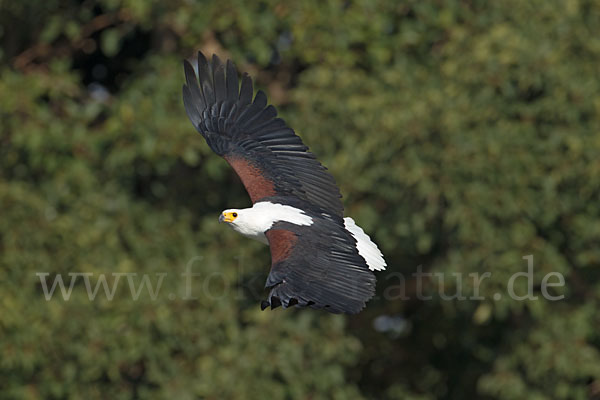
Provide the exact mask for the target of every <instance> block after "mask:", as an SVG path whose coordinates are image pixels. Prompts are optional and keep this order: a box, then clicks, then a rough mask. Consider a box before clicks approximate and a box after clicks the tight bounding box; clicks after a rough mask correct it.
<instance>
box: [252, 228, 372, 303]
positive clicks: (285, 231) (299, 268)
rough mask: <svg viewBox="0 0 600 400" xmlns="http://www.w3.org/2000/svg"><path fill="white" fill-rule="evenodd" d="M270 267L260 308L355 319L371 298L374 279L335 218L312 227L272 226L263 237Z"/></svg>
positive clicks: (353, 242) (349, 237)
mask: <svg viewBox="0 0 600 400" xmlns="http://www.w3.org/2000/svg"><path fill="white" fill-rule="evenodd" d="M266 236H267V239H268V240H269V245H270V247H271V258H272V266H271V272H270V273H269V277H268V278H267V283H266V287H269V288H271V292H270V293H269V297H268V299H267V300H266V301H263V304H262V307H263V309H264V308H266V307H268V306H271V307H272V308H275V307H277V306H280V305H281V306H283V307H284V308H287V307H290V306H293V305H296V306H299V307H312V308H317V309H324V310H327V311H330V312H333V313H347V314H355V313H357V312H359V311H360V310H362V309H363V308H364V307H365V303H366V302H367V301H368V300H369V299H370V298H371V297H373V295H374V293H375V282H376V279H375V275H374V274H373V272H372V271H370V270H369V268H368V267H367V264H366V262H365V260H364V259H363V258H362V257H361V256H360V255H359V254H358V251H357V250H356V241H355V240H354V238H352V236H351V235H350V234H349V233H348V232H347V231H346V229H345V228H343V222H342V223H341V224H340V222H338V221H336V218H327V217H325V218H324V219H320V218H319V219H314V222H313V225H310V226H298V225H293V224H290V223H286V222H278V223H276V224H275V225H274V226H273V227H272V228H271V229H270V230H268V231H267V232H266Z"/></svg>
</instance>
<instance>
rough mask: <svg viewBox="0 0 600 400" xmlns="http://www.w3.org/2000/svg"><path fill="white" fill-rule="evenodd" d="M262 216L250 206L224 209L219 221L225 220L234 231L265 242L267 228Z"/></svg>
mask: <svg viewBox="0 0 600 400" xmlns="http://www.w3.org/2000/svg"><path fill="white" fill-rule="evenodd" d="M264 219H265V218H264V216H260V215H257V214H256V213H255V212H253V210H252V208H245V209H241V210H240V209H236V208H232V209H229V210H225V211H223V212H222V213H221V215H220V216H219V222H225V223H226V224H227V225H228V226H230V227H231V228H233V229H234V230H235V231H236V232H239V233H241V234H242V235H244V236H247V237H249V238H252V239H256V240H259V241H261V242H263V243H267V238H266V237H265V234H264V232H265V231H266V230H267V229H268V228H267V226H265V221H263V220H264ZM269 225H270V224H269Z"/></svg>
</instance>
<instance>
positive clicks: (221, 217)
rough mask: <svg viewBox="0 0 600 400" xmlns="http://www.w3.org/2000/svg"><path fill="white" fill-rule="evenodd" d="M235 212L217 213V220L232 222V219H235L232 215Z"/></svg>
mask: <svg viewBox="0 0 600 400" xmlns="http://www.w3.org/2000/svg"><path fill="white" fill-rule="evenodd" d="M232 214H235V213H230V212H228V213H221V215H219V222H233V220H234V219H235V217H234V216H233V215H232ZM236 217H237V215H236Z"/></svg>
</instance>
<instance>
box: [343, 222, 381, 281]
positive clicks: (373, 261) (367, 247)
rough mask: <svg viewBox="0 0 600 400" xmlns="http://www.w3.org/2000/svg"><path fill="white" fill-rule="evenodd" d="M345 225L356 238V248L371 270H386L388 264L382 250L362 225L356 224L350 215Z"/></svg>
mask: <svg viewBox="0 0 600 400" xmlns="http://www.w3.org/2000/svg"><path fill="white" fill-rule="evenodd" d="M344 225H345V226H346V230H348V232H350V233H351V234H352V236H354V239H356V250H358V254H359V255H360V256H361V257H362V258H364V259H365V261H366V263H367V266H368V267H369V269H370V270H371V271H383V270H385V267H386V265H387V264H386V263H385V260H384V259H383V254H381V251H380V250H379V248H378V247H377V245H376V244H375V243H373V241H372V240H371V238H370V237H369V235H367V234H366V233H365V231H363V229H362V228H361V227H360V226H358V225H356V222H354V220H353V219H352V218H350V217H346V218H344Z"/></svg>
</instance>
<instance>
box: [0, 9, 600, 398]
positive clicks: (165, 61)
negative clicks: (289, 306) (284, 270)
mask: <svg viewBox="0 0 600 400" xmlns="http://www.w3.org/2000/svg"><path fill="white" fill-rule="evenodd" d="M599 27H600V3H598V2H596V1H592V0H569V1H558V0H544V1H542V0H533V1H530V2H520V1H516V0H508V1H504V2H484V1H479V0H472V1H465V0H460V1H459V0H450V1H446V2H437V1H422V0H409V1H404V2H396V1H389V0H388V1H383V0H377V1H372V0H356V1H351V2H349V1H341V0H327V1H323V2H317V1H304V2H284V1H275V0H267V1H260V2H243V1H239V0H223V1H198V2H193V1H173V2H160V1H157V0H152V1H146V2H140V1H134V0H84V1H48V0H43V1H42V0H34V1H28V2H21V3H19V2H9V1H5V0H0V43H1V44H2V47H1V49H0V132H1V136H0V168H1V169H0V209H1V213H2V214H1V215H2V217H1V218H0V293H2V295H1V297H0V354H1V357H0V398H19V399H20V398H24V399H36V398H51V399H54V398H56V399H63V398H115V399H120V398H123V399H127V398H163V397H172V398H177V399H188V398H190V399H191V398H207V399H223V398H225V399H263V398H286V399H307V398H311V399H321V398H322V399H328V398H338V399H347V398H373V399H383V398H385V399H414V400H416V399H465V398H467V399H475V398H480V399H502V400H511V399H598V398H600V354H599V348H600V334H599V332H600V330H599V328H600V315H599V313H598V312H597V310H598V307H599V301H600V269H599V268H598V267H599V264H600V247H599V246H598V243H600V202H599V201H598V200H599V195H600V157H599V156H598V154H600V117H599V115H600V69H599V68H598V65H600V28H599ZM197 49H201V50H203V51H204V52H206V53H209V54H210V53H213V52H216V53H217V54H219V55H221V56H222V57H223V58H232V59H233V60H234V61H235V62H236V63H237V64H238V66H239V68H240V69H242V70H244V71H249V72H250V73H251V74H252V75H253V76H254V77H255V78H256V81H257V84H258V86H259V87H261V88H263V89H265V90H266V91H267V92H268V94H269V98H270V99H271V101H272V102H273V103H275V105H277V106H278V108H279V110H280V113H281V115H282V116H283V117H284V118H285V119H286V120H287V122H288V123H289V124H290V126H292V127H294V128H295V130H296V131H297V132H298V134H299V135H300V136H301V137H302V138H303V139H304V140H305V142H306V143H307V144H308V145H309V146H310V147H311V149H312V150H313V151H314V152H315V153H316V154H317V155H318V156H319V157H320V159H321V161H323V163H324V164H325V165H327V166H328V167H329V168H330V170H331V171H332V173H333V175H334V176H335V177H336V178H337V181H338V183H339V184H340V186H341V188H342V191H343V193H344V194H345V195H346V197H345V204H346V206H347V213H348V214H349V215H352V216H353V217H355V219H356V220H357V221H358V222H359V223H360V224H361V225H362V226H364V228H365V230H367V231H368V232H370V233H371V234H372V236H373V237H374V239H375V240H376V242H377V243H379V244H380V247H381V248H382V250H383V251H384V254H386V258H387V261H388V264H389V266H390V268H389V271H388V272H386V273H384V274H380V275H379V277H380V278H379V293H380V296H379V299H378V300H375V301H373V302H371V303H370V305H369V307H368V308H367V309H366V310H365V311H364V312H363V313H361V314H359V315H357V316H353V317H344V316H332V315H328V314H325V313H318V312H311V311H303V310H287V311H281V310H278V311H273V312H261V311H260V310H259V308H258V305H257V304H258V300H259V299H260V296H262V295H264V293H263V292H262V282H264V278H265V277H266V274H267V272H268V265H269V256H268V252H267V250H266V249H265V248H263V247H262V246H260V245H259V244H257V243H252V242H249V241H248V240H245V239H244V238H241V237H239V236H238V235H236V234H234V233H233V232H229V231H226V230H224V229H223V228H222V227H221V226H218V224H217V221H216V216H217V215H218V212H219V211H221V210H222V209H224V208H228V207H237V206H239V207H243V206H246V205H248V204H249V200H248V199H247V195H246V194H245V193H244V191H243V188H242V186H241V184H240V183H239V181H238V180H237V178H236V177H235V175H234V174H233V172H232V171H231V170H230V169H229V167H228V166H227V164H226V163H225V162H224V161H222V160H221V159H219V158H218V157H216V156H214V155H213V154H212V153H211V151H210V150H209V149H208V147H207V146H206V145H205V144H204V142H203V140H202V138H201V137H200V136H199V135H197V134H195V132H194V130H193V128H192V126H191V124H190V123H189V121H188V120H187V118H186V116H185V112H184V110H183V107H182V101H181V93H180V91H181V85H182V83H183V73H182V67H181V58H184V57H190V56H192V55H193V54H194V53H195V51H196V50H197ZM530 254H531V255H533V257H534V258H533V260H534V275H533V285H534V286H533V287H534V295H536V296H538V300H536V301H517V300H514V299H511V298H510V297H509V296H508V293H507V291H506V285H507V282H508V281H509V278H510V277H511V276H513V275H514V274H515V273H517V272H522V271H526V268H527V261H526V260H524V259H523V257H524V256H527V255H530ZM419 265H422V266H423V269H424V270H425V271H426V272H428V273H440V274H444V275H443V277H444V280H443V281H441V280H440V279H439V276H438V275H434V276H431V277H429V279H427V280H426V282H425V293H426V294H428V295H432V299H431V300H428V301H424V300H419V299H418V298H417V296H416V294H417V293H418V290H419V288H418V287H417V286H416V282H415V279H414V277H413V276H412V275H411V274H413V273H414V272H415V271H416V270H417V266H419ZM188 266H190V268H193V272H194V273H198V274H200V276H199V277H194V278H193V279H194V280H193V281H192V283H193V284H194V285H193V289H194V292H193V294H194V297H197V299H195V300H191V299H189V298H188V297H190V296H186V295H187V294H189V293H188V292H187V290H188V282H187V281H186V278H185V277H182V276H181V274H182V273H184V272H185V271H186V268H188ZM40 272H43V273H49V274H50V275H49V276H48V277H47V279H48V282H50V283H51V282H52V281H53V279H54V278H55V277H56V276H57V274H60V276H62V277H63V278H64V279H65V284H66V285H67V287H68V283H69V279H70V278H69V275H68V274H69V273H73V272H85V273H93V274H94V276H92V277H90V281H91V285H92V286H94V285H95V283H96V282H97V278H98V276H99V274H106V275H107V276H108V277H109V279H108V281H109V284H112V283H114V281H115V280H116V279H117V278H116V277H114V276H112V275H111V274H112V273H131V274H133V273H137V275H135V276H133V275H129V276H123V277H121V278H120V279H121V280H120V281H119V285H120V286H119V287H118V290H116V292H115V296H114V299H113V300H112V301H109V300H108V299H107V297H106V296H104V293H103V290H102V289H100V290H99V292H98V293H99V294H98V295H97V298H95V299H94V300H93V301H91V300H90V299H89V298H88V295H87V293H86V290H85V280H84V278H83V277H82V276H80V277H78V278H77V280H76V281H75V284H74V286H73V290H72V293H71V297H70V299H69V300H68V301H64V300H63V299H62V296H61V295H60V293H61V292H60V289H56V290H57V292H56V293H55V295H54V298H53V299H52V300H50V301H46V300H45V299H44V293H43V287H42V285H41V283H40V278H39V277H38V276H37V275H36V273H40ZM485 272H491V273H492V275H491V277H489V278H488V279H487V280H485V281H484V283H483V284H482V285H481V288H480V295H481V296H482V297H483V298H485V300H459V299H454V300H444V299H443V298H442V297H440V295H439V294H438V291H439V290H440V288H442V289H443V290H444V293H446V294H452V293H456V292H457V290H459V288H458V287H457V285H456V280H455V279H453V278H452V279H451V278H450V277H453V275H452V274H462V277H463V278H464V279H463V281H462V291H463V292H464V293H465V294H466V295H467V296H469V295H470V294H472V293H473V290H474V287H473V281H472V280H471V279H467V277H468V276H469V275H468V274H470V273H478V274H480V275H481V274H483V273H485ZM550 272H560V273H561V274H563V275H564V277H565V281H566V284H565V286H564V287H557V288H551V290H550V291H551V294H552V295H564V296H565V298H564V299H563V300H560V301H548V300H546V299H545V298H544V297H543V296H542V294H543V293H542V288H541V286H542V281H543V279H544V276H546V274H548V273H550ZM142 274H149V275H148V276H149V277H150V280H151V282H152V283H153V285H154V286H155V287H156V286H157V284H158V282H159V280H160V276H161V275H160V274H166V275H164V279H163V280H162V285H161V287H160V290H159V294H158V296H157V297H156V299H153V298H152V296H150V294H149V293H147V292H142V294H141V295H140V297H139V298H138V300H137V301H133V299H132V295H131V294H130V293H129V289H128V286H127V283H128V282H129V279H131V281H132V282H134V283H135V285H138V284H139V283H140V282H141V279H142ZM399 274H402V276H403V277H404V278H405V280H404V281H403V280H400V278H399V276H400V275H399ZM440 282H442V283H443V284H440ZM516 282H517V287H516V291H517V292H518V293H524V292H525V291H526V282H525V280H524V279H520V280H517V281H516ZM402 283H405V286H406V287H405V288H404V289H405V293H404V294H405V295H406V297H409V298H410V299H409V300H401V298H400V297H401V296H400V295H399V293H400V292H402V290H398V286H399V284H402ZM400 286H401V285H400ZM496 294H499V295H500V297H499V298H498V297H496V299H495V298H494V296H495V295H496ZM375 328H376V329H375Z"/></svg>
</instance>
